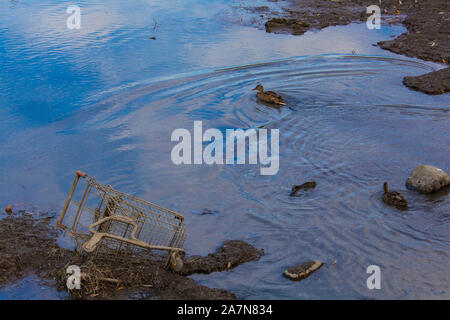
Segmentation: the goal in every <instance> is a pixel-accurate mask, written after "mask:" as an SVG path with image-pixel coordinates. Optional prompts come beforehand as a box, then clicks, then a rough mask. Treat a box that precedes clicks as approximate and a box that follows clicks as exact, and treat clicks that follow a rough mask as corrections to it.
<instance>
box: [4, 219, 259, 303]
mask: <svg viewBox="0 0 450 320" xmlns="http://www.w3.org/2000/svg"><path fill="white" fill-rule="evenodd" d="M53 225H54V219H52V218H36V217H33V216H32V215H31V214H27V213H24V212H21V213H17V214H12V215H9V216H8V217H6V218H4V219H2V220H0V286H5V285H8V284H12V283H14V282H17V281H19V280H21V279H22V278H24V277H26V276H28V275H30V274H36V275H38V276H39V277H41V278H43V279H46V280H51V281H50V282H51V283H53V284H54V285H55V286H56V288H57V289H58V290H60V291H66V290H67V286H66V281H67V274H66V270H67V267H68V266H70V265H77V266H79V267H80V269H81V279H82V280H81V289H80V290H71V291H69V296H72V297H74V298H81V299H126V298H135V297H137V296H138V297H139V298H147V299H148V298H152V299H154V298H157V299H236V298H237V297H236V295H235V294H233V293H231V292H228V291H225V290H221V289H214V288H208V287H205V286H201V285H199V284H197V283H196V282H195V281H194V280H192V279H190V278H187V277H186V275H190V274H194V273H210V272H214V271H223V270H227V269H231V268H233V267H236V266H238V265H239V264H242V263H245V262H249V261H253V260H257V259H259V258H260V257H261V256H262V255H263V251H261V250H258V249H256V248H255V247H253V246H252V245H250V244H248V243H246V242H243V241H238V240H234V241H227V242H225V243H224V245H223V246H222V247H221V248H219V249H218V250H217V251H216V252H215V253H212V254H209V255H208V256H206V257H191V258H189V257H187V258H186V259H185V265H184V268H183V269H182V270H181V272H180V273H175V272H172V271H170V270H168V269H167V268H165V262H166V261H165V259H163V258H162V257H160V256H156V255H155V256H153V257H147V258H145V259H143V258H141V257H138V256H134V255H128V256H126V257H122V258H121V259H116V258H113V257H109V256H105V255H98V256H92V255H86V254H84V253H80V252H73V251H70V250H67V249H63V248H61V247H59V246H58V245H57V243H56V238H57V236H58V231H57V230H56V229H55V227H54V226H53Z"/></svg>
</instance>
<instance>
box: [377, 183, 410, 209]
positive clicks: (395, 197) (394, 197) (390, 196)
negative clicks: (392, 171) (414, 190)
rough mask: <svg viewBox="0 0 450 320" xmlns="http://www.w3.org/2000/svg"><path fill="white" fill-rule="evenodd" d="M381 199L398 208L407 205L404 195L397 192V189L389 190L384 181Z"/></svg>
mask: <svg viewBox="0 0 450 320" xmlns="http://www.w3.org/2000/svg"><path fill="white" fill-rule="evenodd" d="M383 190H384V193H383V201H384V202H386V203H387V204H388V205H391V206H395V207H398V208H406V207H408V201H406V199H405V197H404V196H403V195H401V194H400V193H398V192H397V191H389V187H388V183H387V182H385V183H384V184H383Z"/></svg>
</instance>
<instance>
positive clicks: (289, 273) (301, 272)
mask: <svg viewBox="0 0 450 320" xmlns="http://www.w3.org/2000/svg"><path fill="white" fill-rule="evenodd" d="M323 265H324V263H323V262H320V261H315V260H311V261H306V262H303V263H301V264H298V265H296V266H293V267H290V268H289V269H287V270H286V271H284V276H285V277H286V278H289V279H291V280H294V281H300V280H303V279H305V278H307V277H309V276H310V275H311V274H312V273H313V272H315V271H317V270H319V269H320V268H321V267H322V266H323Z"/></svg>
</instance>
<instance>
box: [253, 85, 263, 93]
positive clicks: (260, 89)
mask: <svg viewBox="0 0 450 320" xmlns="http://www.w3.org/2000/svg"><path fill="white" fill-rule="evenodd" d="M252 90H257V91H259V92H263V91H264V87H263V86H262V85H260V84H258V85H257V86H256V87H255V88H253V89H252Z"/></svg>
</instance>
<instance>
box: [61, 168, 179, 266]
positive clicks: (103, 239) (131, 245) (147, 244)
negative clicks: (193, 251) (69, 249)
mask: <svg viewBox="0 0 450 320" xmlns="http://www.w3.org/2000/svg"><path fill="white" fill-rule="evenodd" d="M80 177H81V178H84V181H85V182H86V187H85V189H84V190H78V191H77V190H76V188H77V184H78V181H79V178H80ZM74 195H75V196H76V198H80V200H79V201H76V200H72V198H73V197H74ZM57 226H58V227H59V228H61V229H64V230H66V231H68V233H69V234H70V235H71V237H72V238H73V239H74V240H75V241H76V242H77V244H78V246H79V248H80V249H81V250H84V251H85V252H88V253H93V254H106V255H110V256H111V255H112V256H113V257H116V258H119V257H122V256H126V255H130V254H133V255H140V256H146V255H151V254H154V253H155V252H158V253H160V252H167V253H168V255H167V256H168V259H167V264H168V265H170V266H172V268H173V269H175V270H177V269H180V268H182V258H183V257H184V250H183V245H184V242H185V240H186V229H185V225H184V217H183V216H182V215H181V214H179V213H177V212H174V211H171V210H168V209H165V208H163V207H160V206H158V205H155V204H153V203H150V202H147V201H145V200H142V199H139V198H136V197H134V196H131V195H129V194H126V193H123V192H120V191H117V190H115V189H114V188H113V187H111V186H109V185H102V184H100V183H98V182H97V181H96V180H95V179H94V178H93V177H90V176H88V175H87V174H85V173H83V172H81V171H77V172H76V177H75V180H74V182H73V185H72V189H71V190H70V193H69V196H68V197H67V200H66V203H65V205H64V208H63V211H62V213H61V216H60V217H59V219H58V221H57Z"/></svg>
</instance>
